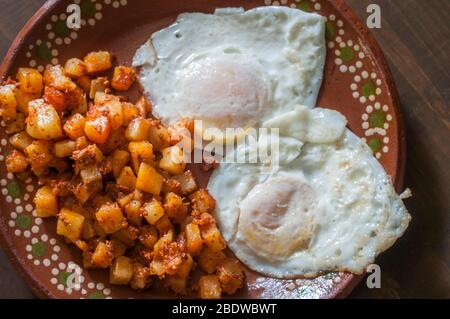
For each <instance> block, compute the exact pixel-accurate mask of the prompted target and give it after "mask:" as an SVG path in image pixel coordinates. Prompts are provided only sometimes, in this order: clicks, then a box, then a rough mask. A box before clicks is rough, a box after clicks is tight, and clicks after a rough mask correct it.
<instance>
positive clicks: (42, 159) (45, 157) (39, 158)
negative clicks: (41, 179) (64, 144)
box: [25, 140, 53, 176]
mask: <svg viewBox="0 0 450 319" xmlns="http://www.w3.org/2000/svg"><path fill="white" fill-rule="evenodd" d="M50 149H51V144H50V142H48V141H42V140H40V141H33V142H32V143H31V144H30V145H28V146H27V147H26V149H25V154H26V155H27V156H28V158H29V160H30V164H31V169H32V170H33V172H34V173H35V174H36V175H38V176H39V175H41V173H42V172H43V171H44V170H45V169H46V168H47V167H48V165H49V164H50V162H51V161H52V159H53V155H52V154H51V153H50Z"/></svg>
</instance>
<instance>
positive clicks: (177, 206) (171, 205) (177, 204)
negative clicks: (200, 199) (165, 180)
mask: <svg viewBox="0 0 450 319" xmlns="http://www.w3.org/2000/svg"><path fill="white" fill-rule="evenodd" d="M164 210H165V211H166V213H167V216H169V218H170V219H171V220H173V221H174V222H176V223H181V222H182V221H183V220H184V219H185V218H186V216H187V214H188V209H187V206H186V204H185V203H183V198H181V197H180V196H178V195H177V194H175V193H167V194H166V196H165V203H164Z"/></svg>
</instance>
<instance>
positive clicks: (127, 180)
mask: <svg viewBox="0 0 450 319" xmlns="http://www.w3.org/2000/svg"><path fill="white" fill-rule="evenodd" d="M117 184H118V185H120V186H123V187H125V188H127V189H129V190H133V189H134V188H135V186H136V175H134V172H133V169H132V168H131V167H130V166H125V167H124V168H123V170H122V173H120V175H119V177H118V178H117Z"/></svg>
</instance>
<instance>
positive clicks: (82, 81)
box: [76, 75, 95, 98]
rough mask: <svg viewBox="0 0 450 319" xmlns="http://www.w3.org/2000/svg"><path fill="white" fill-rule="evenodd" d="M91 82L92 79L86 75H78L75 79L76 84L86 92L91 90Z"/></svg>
mask: <svg viewBox="0 0 450 319" xmlns="http://www.w3.org/2000/svg"><path fill="white" fill-rule="evenodd" d="M91 82H92V79H91V78H90V77H89V76H87V75H84V76H82V77H80V78H79V79H77V81H76V83H77V85H78V86H79V87H80V88H81V89H82V90H83V91H84V92H86V93H90V91H91ZM94 96H95V95H94ZM90 98H92V97H90Z"/></svg>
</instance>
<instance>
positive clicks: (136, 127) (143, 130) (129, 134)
mask: <svg viewBox="0 0 450 319" xmlns="http://www.w3.org/2000/svg"><path fill="white" fill-rule="evenodd" d="M149 129H150V122H149V120H148V119H144V118H142V117H138V118H135V119H133V120H131V122H130V124H129V125H128V127H127V129H126V131H125V136H126V138H127V139H128V140H129V141H145V140H147V139H148V134H149Z"/></svg>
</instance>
